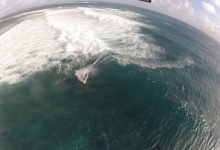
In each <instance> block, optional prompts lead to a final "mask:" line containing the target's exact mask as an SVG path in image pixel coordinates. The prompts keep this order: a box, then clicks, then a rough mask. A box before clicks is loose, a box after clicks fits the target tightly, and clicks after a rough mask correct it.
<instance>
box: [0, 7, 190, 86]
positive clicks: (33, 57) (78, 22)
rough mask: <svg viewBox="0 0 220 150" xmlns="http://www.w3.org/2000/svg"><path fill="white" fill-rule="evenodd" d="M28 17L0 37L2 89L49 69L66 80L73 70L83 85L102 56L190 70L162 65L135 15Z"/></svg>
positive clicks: (81, 11)
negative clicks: (63, 76)
mask: <svg viewBox="0 0 220 150" xmlns="http://www.w3.org/2000/svg"><path fill="white" fill-rule="evenodd" d="M32 13H33V14H35V15H34V16H33V18H32V17H30V16H29V17H26V19H23V21H22V22H20V23H19V24H18V25H16V26H15V27H13V28H11V29H10V30H8V31H7V32H5V33H4V34H2V35H1V36H0V45H1V49H2V52H1V54H0V60H1V62H0V64H1V65H0V68H1V70H2V71H1V73H0V83H9V84H14V83H17V82H18V81H21V80H23V79H25V78H27V77H29V75H31V74H33V73H34V72H38V71H43V70H49V69H51V68H53V67H58V68H59V70H60V71H61V72H65V73H66V74H70V72H71V73H72V70H73V69H75V70H76V73H75V75H76V76H77V77H78V79H79V80H80V81H83V80H84V78H85V72H88V70H89V69H88V68H89V66H91V65H92V64H91V61H93V62H94V61H95V60H96V59H97V58H98V57H99V56H100V55H101V54H102V53H103V52H105V53H108V57H109V58H110V59H112V60H114V61H117V62H118V63H119V64H120V65H128V64H135V65H139V66H141V67H149V68H158V67H167V68H173V67H174V68H181V67H184V66H185V65H190V64H193V60H192V59H191V58H190V57H186V58H182V59H181V60H177V61H175V62H167V61H164V60H163V56H164V53H165V51H164V50H163V48H161V47H159V46H156V45H155V44H154V41H155V39H153V38H152V37H151V36H150V35H145V34H142V33H141V32H140V28H141V27H145V28H150V29H154V30H156V27H155V26H152V25H147V24H143V23H140V22H138V21H134V18H135V17H139V16H140V14H138V13H135V12H130V11H122V10H118V9H111V8H102V9H100V8H84V7H77V8H71V9H69V8H56V9H55V10H49V9H48V10H43V11H37V12H32ZM36 13H40V15H39V14H38V15H36ZM7 41H10V42H7ZM103 57H106V56H103ZM102 59H105V58H102ZM66 62H68V63H66ZM85 68H87V69H86V70H87V71H85ZM78 69H82V70H84V71H80V70H78Z"/></svg>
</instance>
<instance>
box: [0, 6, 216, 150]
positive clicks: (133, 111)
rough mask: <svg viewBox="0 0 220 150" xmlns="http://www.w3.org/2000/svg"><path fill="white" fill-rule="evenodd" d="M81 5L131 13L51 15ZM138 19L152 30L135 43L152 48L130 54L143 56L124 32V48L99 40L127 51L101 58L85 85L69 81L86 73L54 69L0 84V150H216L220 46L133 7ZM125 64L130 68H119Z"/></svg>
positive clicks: (140, 32)
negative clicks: (79, 10)
mask: <svg viewBox="0 0 220 150" xmlns="http://www.w3.org/2000/svg"><path fill="white" fill-rule="evenodd" d="M79 6H80V7H87V8H88V7H89V8H102V9H105V8H106V7H107V8H114V9H116V10H120V11H132V9H131V8H130V7H129V6H121V5H120V6H119V5H110V4H65V5H54V6H53V7H52V6H50V9H56V8H57V7H60V8H61V9H62V8H65V9H74V8H76V7H79ZM48 7H49V6H48ZM100 13H101V12H100ZM102 13H105V12H102ZM135 13H137V14H141V15H140V16H136V17H135V18H133V20H135V21H136V22H141V23H143V24H147V25H148V26H153V28H148V27H146V26H144V25H143V26H142V25H141V26H139V27H138V30H137V31H135V34H138V35H140V36H138V40H140V39H141V41H142V42H145V43H147V44H148V45H149V47H147V48H149V50H148V51H147V52H146V53H147V56H146V58H145V57H144V58H142V57H140V56H139V53H137V55H138V57H134V56H133V55H130V54H128V53H129V52H130V50H131V52H132V51H137V52H138V51H139V50H145V49H146V47H144V48H142V47H141V46H142V45H140V44H141V42H140V43H138V44H137V46H136V47H135V48H134V47H132V45H135V44H136V42H137V41H131V40H130V39H129V38H128V41H129V42H130V43H127V41H126V38H127V37H126V34H129V33H126V32H124V35H123V36H122V39H120V40H121V41H120V40H119V38H114V37H112V38H111V39H110V37H105V35H101V34H100V33H99V37H100V39H102V40H104V41H106V43H107V44H108V45H109V46H110V47H111V48H112V49H114V48H115V49H116V48H117V47H122V49H123V50H124V49H125V52H124V53H123V54H124V55H123V54H122V53H119V52H118V51H119V50H118V51H109V52H107V54H106V55H104V56H103V57H104V58H107V57H108V56H109V58H107V59H106V60H104V61H102V62H100V63H99V64H98V65H95V66H94V69H96V70H98V71H97V72H96V73H92V72H91V74H90V76H89V78H88V80H87V83H86V84H83V83H82V82H80V81H79V80H78V79H77V77H76V76H75V74H74V72H75V70H78V69H80V68H83V67H84V66H80V65H78V66H77V65H76V66H75V68H74V67H73V66H71V67H72V68H70V71H69V73H68V74H66V73H64V72H62V71H61V72H60V71H59V68H58V67H56V66H55V67H51V68H50V69H47V70H42V71H36V72H34V73H31V74H30V75H29V76H28V77H26V78H25V79H23V80H20V81H19V82H16V83H14V84H9V83H7V82H5V83H2V84H1V87H0V102H1V104H0V149H2V150H76V149H78V150H79V149H80V150H85V149H88V150H93V149H94V150H95V149H106V150H107V149H109V150H113V149H120V150H121V149H127V150H135V149H137V150H141V149H149V150H150V149H152V148H153V147H156V146H159V147H160V148H161V149H162V150H177V149H181V150H197V149H198V150H199V149H201V150H203V149H206V150H208V149H213V150H214V149H216V150H217V149H220V142H219V137H220V132H219V131H220V130H219V129H220V126H219V124H220V117H219V116H220V94H219V93H220V87H219V85H220V68H219V63H220V57H219V56H220V51H219V50H220V44H219V43H218V42H216V41H215V40H213V39H212V38H210V37H208V36H207V35H205V34H204V33H202V32H201V31H199V30H197V29H195V28H193V27H191V26H189V25H187V24H185V23H183V22H180V21H178V20H176V19H173V18H170V17H167V16H165V15H162V14H159V13H156V12H153V11H148V10H143V9H138V8H135ZM73 16H74V14H73ZM24 20H25V19H24ZM101 21H102V20H98V21H97V22H98V23H99V22H101ZM98 23H97V24H98ZM100 24H101V23H100ZM101 25H102V24H101ZM101 25H100V26H98V25H97V27H99V28H100V27H101ZM103 28H104V27H103ZM118 30H120V28H118ZM123 30H124V29H123ZM97 31H99V29H98V30H97ZM125 31H127V30H125ZM131 31H133V29H132V30H131ZM106 34H107V33H106ZM108 34H110V33H108ZM118 36H119V35H118ZM55 39H56V38H55ZM0 40H1V39H0ZM118 41H120V42H118ZM8 42H9V43H10V42H11V41H8ZM138 42H139V41H138ZM151 45H153V46H152V47H153V48H154V47H160V51H159V52H158V51H157V49H156V50H155V49H153V50H152V49H151ZM129 47H131V49H129ZM126 48H128V49H129V51H126ZM0 51H4V49H3V50H2V49H1V50H0ZM21 51H22V50H21ZM132 54H133V53H132ZM150 54H152V55H153V56H155V57H150V56H149V57H148V55H150ZM121 55H122V56H121ZM99 56H100V54H96V55H94V56H91V59H89V60H86V61H85V64H87V65H88V64H90V65H91V64H93V63H94V62H95V61H96V60H97V59H99ZM118 57H120V61H119V59H118ZM125 57H126V60H127V61H126V63H127V62H129V63H128V64H125V62H121V61H122V60H124V59H125ZM80 58H81V57H80ZM104 58H103V59H104ZM69 59H70V57H68V59H63V60H62V61H61V63H64V64H68V63H70V61H72V60H69ZM85 66H86V65H85Z"/></svg>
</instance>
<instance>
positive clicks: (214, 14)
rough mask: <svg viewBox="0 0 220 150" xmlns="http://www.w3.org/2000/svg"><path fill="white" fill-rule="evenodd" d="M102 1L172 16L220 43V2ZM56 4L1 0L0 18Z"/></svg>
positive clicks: (50, 0)
mask: <svg viewBox="0 0 220 150" xmlns="http://www.w3.org/2000/svg"><path fill="white" fill-rule="evenodd" d="M68 1H70V0H68ZM78 1H80V0H78ZM84 1H85V0H84ZM86 1H90V0H86ZM92 1H94V0H92ZM100 1H106V2H115V3H124V4H128V5H134V6H138V7H143V8H146V9H150V10H154V11H157V12H160V13H163V14H166V15H169V16H172V17H174V18H177V19H179V20H182V21H184V22H186V23H188V24H190V25H192V26H194V27H196V28H198V29H200V30H202V31H203V32H205V33H206V34H208V35H210V36H212V37H213V38H214V39H216V40H217V41H219V42H220V0H152V3H151V4H149V3H146V2H140V1H139V0H100ZM55 2H64V0H0V17H2V16H4V15H7V14H9V13H12V12H15V11H18V10H21V9H24V8H29V7H33V6H37V5H43V4H48V3H55Z"/></svg>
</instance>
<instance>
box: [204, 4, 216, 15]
mask: <svg viewBox="0 0 220 150" xmlns="http://www.w3.org/2000/svg"><path fill="white" fill-rule="evenodd" d="M202 5H203V7H204V8H205V10H206V11H208V12H210V13H213V14H215V15H218V14H217V12H216V11H215V7H214V6H213V5H211V4H209V3H206V2H202Z"/></svg>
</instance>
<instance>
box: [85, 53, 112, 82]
mask: <svg viewBox="0 0 220 150" xmlns="http://www.w3.org/2000/svg"><path fill="white" fill-rule="evenodd" d="M105 54H108V51H103V52H102V53H101V54H100V55H99V57H98V58H97V59H96V61H95V62H94V63H93V64H92V65H91V67H89V70H88V71H87V72H86V74H85V78H84V80H83V83H84V84H86V82H87V80H88V78H89V73H90V71H91V70H92V68H93V67H95V66H97V65H99V64H100V63H102V62H103V61H105V60H106V59H108V58H110V57H112V56H108V57H105V58H104V59H102V56H103V55H105Z"/></svg>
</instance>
